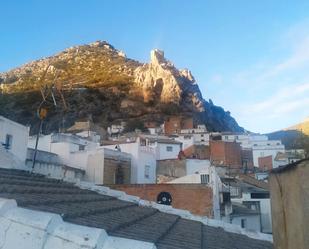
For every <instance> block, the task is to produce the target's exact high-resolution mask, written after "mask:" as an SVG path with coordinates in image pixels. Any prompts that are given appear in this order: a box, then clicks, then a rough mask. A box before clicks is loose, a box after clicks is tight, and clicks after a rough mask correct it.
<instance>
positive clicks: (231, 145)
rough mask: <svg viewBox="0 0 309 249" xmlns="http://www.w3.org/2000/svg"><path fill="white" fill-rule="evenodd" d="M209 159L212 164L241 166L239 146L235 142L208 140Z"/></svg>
mask: <svg viewBox="0 0 309 249" xmlns="http://www.w3.org/2000/svg"><path fill="white" fill-rule="evenodd" d="M210 159H211V161H212V162H213V164H214V165H223V166H231V167H234V168H241V167H242V162H241V147H240V144H239V143H236V142H225V141H210Z"/></svg>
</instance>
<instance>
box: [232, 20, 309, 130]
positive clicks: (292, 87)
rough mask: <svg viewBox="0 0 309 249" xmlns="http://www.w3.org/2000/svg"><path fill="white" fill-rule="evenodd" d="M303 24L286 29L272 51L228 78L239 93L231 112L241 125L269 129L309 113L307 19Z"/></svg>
mask: <svg viewBox="0 0 309 249" xmlns="http://www.w3.org/2000/svg"><path fill="white" fill-rule="evenodd" d="M305 23H306V24H307V25H304V23H302V25H296V26H295V27H291V28H290V29H288V30H287V32H286V33H285V34H283V35H282V37H280V38H279V39H278V47H276V49H274V50H273V53H272V54H268V55H267V57H266V58H265V56H264V59H263V60H262V61H258V62H257V63H256V64H255V65H252V66H250V67H249V69H247V70H244V71H242V72H239V73H236V74H234V76H233V77H232V80H233V82H235V83H234V84H235V85H234V87H238V89H241V92H242V96H241V98H240V99H239V101H238V102H239V104H238V105H237V106H236V108H235V110H237V111H235V110H234V111H233V113H237V114H236V115H235V116H236V118H237V120H239V122H240V123H241V124H242V125H243V126H244V127H245V128H247V129H249V130H253V131H258V132H265V131H272V130H276V129H280V128H284V127H286V126H287V124H293V123H298V122H299V121H301V119H303V118H304V115H305V116H308V115H309V29H308V25H309V22H308V21H306V22H305ZM283 44H284V46H283ZM262 56H263V55H262ZM244 106H245V107H244Z"/></svg>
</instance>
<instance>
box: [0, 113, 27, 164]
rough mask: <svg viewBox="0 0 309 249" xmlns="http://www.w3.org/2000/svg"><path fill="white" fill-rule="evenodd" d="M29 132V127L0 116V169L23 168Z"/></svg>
mask: <svg viewBox="0 0 309 249" xmlns="http://www.w3.org/2000/svg"><path fill="white" fill-rule="evenodd" d="M29 130H30V129H29V127H26V126H24V125H21V124H19V123H16V122H14V121H12V120H9V119H7V118H5V117H3V116H0V147H1V148H0V150H1V151H0V153H1V155H0V164H1V165H0V166H1V167H2V166H3V167H18V166H19V167H23V166H24V165H25V160H26V158H27V144H28V137H29ZM5 158H6V160H5ZM9 158H11V160H9ZM1 161H2V163H1ZM2 164H6V165H2ZM7 164H11V165H7Z"/></svg>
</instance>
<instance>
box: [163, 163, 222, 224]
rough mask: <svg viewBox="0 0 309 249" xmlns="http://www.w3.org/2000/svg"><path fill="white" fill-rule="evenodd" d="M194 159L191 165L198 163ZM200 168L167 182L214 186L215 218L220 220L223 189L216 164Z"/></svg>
mask: <svg viewBox="0 0 309 249" xmlns="http://www.w3.org/2000/svg"><path fill="white" fill-rule="evenodd" d="M194 161H198V160H194ZM194 161H193V160H192V162H191V163H189V165H190V164H191V165H192V164H196V162H194ZM200 161H204V160H200ZM200 166H201V165H200ZM187 168H188V167H187ZM200 168H203V169H200V170H198V171H196V172H194V173H192V174H188V175H186V176H183V177H180V178H177V179H175V180H172V181H170V182H167V183H170V184H178V183H188V184H208V185H209V186H210V187H211V188H212V192H213V212H214V218H215V219H217V220H219V219H221V214H220V203H221V195H220V194H221V192H222V190H223V185H222V182H221V180H220V177H219V175H218V174H217V172H216V169H215V167H214V166H210V165H209V166H206V165H203V166H202V167H200ZM196 169H197V168H196ZM189 172H190V171H189Z"/></svg>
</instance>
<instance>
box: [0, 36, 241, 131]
mask: <svg viewBox="0 0 309 249" xmlns="http://www.w3.org/2000/svg"><path fill="white" fill-rule="evenodd" d="M47 69H48V70H47ZM52 85H56V86H57V89H58V90H59V89H60V90H61V93H60V92H56V93H55V97H56V98H57V94H58V95H59V96H58V100H59V101H58V103H62V102H63V98H64V99H65V101H66V106H67V109H66V110H63V108H62V107H61V104H59V105H58V106H57V108H56V109H55V108H54V107H51V111H50V114H49V120H48V122H47V123H46V126H48V127H47V128H46V129H47V130H48V131H53V130H55V129H58V128H59V125H61V127H62V126H63V125H64V126H71V125H72V123H74V122H75V121H76V120H79V119H83V118H89V117H91V119H92V120H93V121H94V122H95V123H97V124H100V125H101V126H103V127H105V126H107V125H109V124H110V122H116V121H118V122H119V121H126V120H128V119H129V120H132V119H139V120H143V121H147V120H150V121H157V122H162V121H164V119H165V118H166V117H167V116H169V115H179V116H191V117H193V118H194V120H195V123H204V124H206V126H207V128H208V130H210V131H211V130H217V131H242V130H243V129H242V128H241V127H239V126H238V124H237V122H236V121H235V120H234V119H233V118H232V117H231V116H230V114H229V112H226V111H224V109H223V108H221V107H219V106H215V105H213V104H210V103H208V102H207V101H206V100H204V99H203V97H202V94H201V92H200V89H199V87H198V84H196V82H195V79H194V77H193V75H192V74H191V72H190V71H189V70H188V69H183V70H179V69H177V68H176V67H175V66H174V65H173V63H172V62H170V61H168V60H167V59H166V58H165V55H164V52H163V51H162V50H159V49H154V50H152V51H151V52H150V62H149V63H146V64H142V63H140V62H138V61H135V60H132V59H129V58H126V57H125V54H124V53H123V52H122V51H120V50H117V49H116V48H114V47H113V46H112V45H111V44H109V43H108V42H106V41H96V42H93V43H90V44H86V45H81V46H74V47H71V48H68V49H66V50H64V51H62V52H59V53H57V54H56V55H54V56H50V57H46V58H42V59H40V60H37V61H33V62H30V63H28V64H25V65H23V66H21V67H19V68H15V69H12V70H10V71H8V72H5V73H3V74H0V90H1V100H0V101H1V103H0V104H1V107H0V115H5V116H7V117H9V118H12V119H13V120H16V121H19V122H22V123H27V124H29V123H30V124H36V123H37V122H38V120H37V119H36V117H35V113H36V108H37V106H38V105H39V103H40V102H41V101H42V99H41V95H40V89H42V88H45V87H46V86H52ZM61 94H62V96H61ZM62 97H63V98H62ZM50 102H51V103H52V100H51V101H50ZM14 117H15V118H14ZM63 120H65V122H64V121H63ZM56 127H58V128H56Z"/></svg>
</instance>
